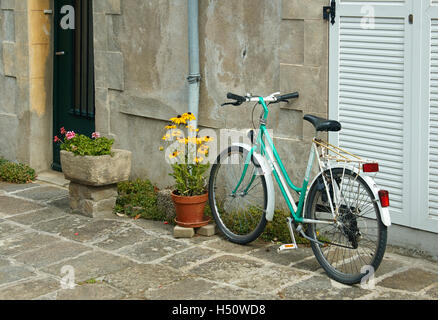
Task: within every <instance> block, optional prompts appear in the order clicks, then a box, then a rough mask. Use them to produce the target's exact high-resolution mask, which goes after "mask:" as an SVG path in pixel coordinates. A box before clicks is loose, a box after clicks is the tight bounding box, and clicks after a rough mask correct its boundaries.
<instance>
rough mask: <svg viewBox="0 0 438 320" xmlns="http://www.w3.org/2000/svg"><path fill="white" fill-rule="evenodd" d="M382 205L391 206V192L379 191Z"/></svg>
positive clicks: (383, 206) (384, 206)
mask: <svg viewBox="0 0 438 320" xmlns="http://www.w3.org/2000/svg"><path fill="white" fill-rule="evenodd" d="M379 198H380V205H381V206H382V208H386V207H389V192H388V191H386V190H380V191H379Z"/></svg>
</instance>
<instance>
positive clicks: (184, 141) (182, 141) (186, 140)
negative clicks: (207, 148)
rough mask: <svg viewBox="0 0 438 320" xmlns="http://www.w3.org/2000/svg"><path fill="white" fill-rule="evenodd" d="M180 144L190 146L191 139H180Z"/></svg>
mask: <svg viewBox="0 0 438 320" xmlns="http://www.w3.org/2000/svg"><path fill="white" fill-rule="evenodd" d="M178 142H179V143H181V144H183V143H184V144H188V143H189V139H188V138H185V139H178Z"/></svg>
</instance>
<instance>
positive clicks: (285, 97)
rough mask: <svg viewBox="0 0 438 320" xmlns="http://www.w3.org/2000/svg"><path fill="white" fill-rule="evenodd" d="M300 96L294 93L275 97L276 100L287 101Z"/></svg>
mask: <svg viewBox="0 0 438 320" xmlns="http://www.w3.org/2000/svg"><path fill="white" fill-rule="evenodd" d="M299 97H300V94H299V93H298V92H294V93H288V94H285V95H283V96H280V97H277V99H278V100H280V101H281V100H289V99H296V98H299Z"/></svg>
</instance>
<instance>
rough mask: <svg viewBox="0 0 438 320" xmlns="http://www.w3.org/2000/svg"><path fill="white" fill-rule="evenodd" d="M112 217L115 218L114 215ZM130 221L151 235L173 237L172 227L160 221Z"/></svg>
mask: <svg viewBox="0 0 438 320" xmlns="http://www.w3.org/2000/svg"><path fill="white" fill-rule="evenodd" d="M114 216H115V217H117V216H116V215H114ZM130 221H131V222H132V223H133V224H134V225H136V226H139V227H141V228H143V229H144V230H148V231H151V232H153V233H156V234H158V235H168V236H172V235H173V226H172V225H170V224H165V223H164V222H161V221H151V220H146V219H138V220H133V219H130Z"/></svg>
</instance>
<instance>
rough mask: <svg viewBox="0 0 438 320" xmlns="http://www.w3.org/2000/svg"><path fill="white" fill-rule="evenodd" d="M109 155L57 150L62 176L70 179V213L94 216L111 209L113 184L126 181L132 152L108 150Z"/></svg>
mask: <svg viewBox="0 0 438 320" xmlns="http://www.w3.org/2000/svg"><path fill="white" fill-rule="evenodd" d="M112 152H113V156H109V155H108V156H97V157H93V156H84V157H81V156H75V155H74V154H73V153H71V152H67V151H61V165H62V171H63V173H64V176H65V178H66V179H67V180H70V187H69V192H70V208H71V210H72V213H74V214H81V215H84V216H87V217H91V218H95V217H98V216H99V215H105V214H107V213H108V212H112V210H113V208H114V206H115V203H116V199H117V183H119V182H121V181H126V180H129V176H130V174H131V158H132V153H131V152H130V151H127V150H118V149H114V150H112Z"/></svg>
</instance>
